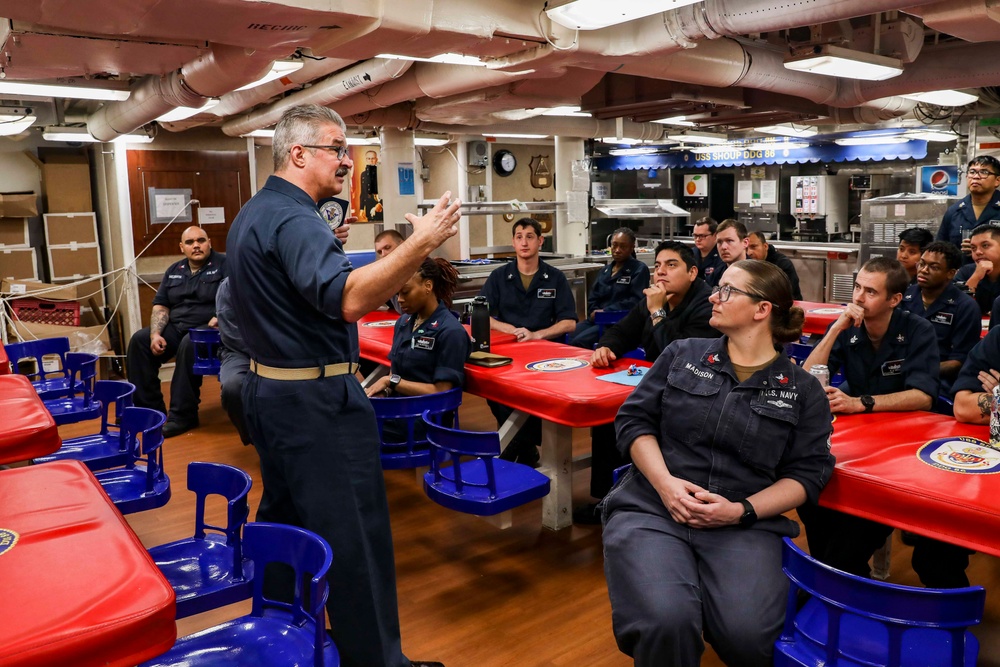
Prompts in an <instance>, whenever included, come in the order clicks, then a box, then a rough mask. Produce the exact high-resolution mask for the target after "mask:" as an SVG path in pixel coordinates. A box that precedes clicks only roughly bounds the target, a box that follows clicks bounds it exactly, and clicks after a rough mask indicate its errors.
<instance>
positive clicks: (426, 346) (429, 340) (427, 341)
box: [413, 336, 435, 350]
mask: <svg viewBox="0 0 1000 667" xmlns="http://www.w3.org/2000/svg"><path fill="white" fill-rule="evenodd" d="M434 340H435V338H434V337H433V336H418V337H417V338H415V339H414V344H413V346H414V347H415V348H416V349H418V350H433V349H434Z"/></svg>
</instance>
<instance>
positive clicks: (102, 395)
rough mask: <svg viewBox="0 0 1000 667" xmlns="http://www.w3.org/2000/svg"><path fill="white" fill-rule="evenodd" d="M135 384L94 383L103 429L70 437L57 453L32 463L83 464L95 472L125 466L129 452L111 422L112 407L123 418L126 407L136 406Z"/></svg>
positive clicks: (119, 381) (121, 381)
mask: <svg viewBox="0 0 1000 667" xmlns="http://www.w3.org/2000/svg"><path fill="white" fill-rule="evenodd" d="M134 393H135V385H133V384H132V383H131V382H125V381H124V380H98V381H97V382H96V383H95V384H94V402H96V403H99V404H100V410H101V430H100V431H99V432H98V433H91V434H88V435H81V436H77V437H74V438H66V439H64V440H63V442H62V446H61V447H60V448H59V450H58V451H56V452H55V453H54V454H50V455H48V456H40V457H38V458H36V459H32V463H46V462H48V461H64V460H67V459H72V460H76V461H82V462H83V463H84V464H86V466H87V467H88V468H90V469H91V470H95V471H96V470H106V469H107V468H113V467H115V466H120V465H125V461H126V459H127V458H128V452H127V451H126V448H125V441H124V439H123V438H122V434H121V430H120V429H119V428H118V425H117V424H113V423H112V422H111V418H110V416H111V415H110V413H111V406H114V408H115V412H114V414H115V418H116V419H119V418H121V416H122V414H123V412H124V410H125V408H127V407H131V405H132V394H134Z"/></svg>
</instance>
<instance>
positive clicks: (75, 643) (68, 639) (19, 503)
mask: <svg viewBox="0 0 1000 667" xmlns="http://www.w3.org/2000/svg"><path fill="white" fill-rule="evenodd" d="M11 531H13V532H14V533H17V538H16V541H14V543H13V545H12V546H10V544H9V543H10V541H11V537H12V535H11ZM5 538H6V540H5ZM0 581H3V586H2V594H0V665H2V666H3V667H11V666H13V665H17V666H18V667H21V666H29V665H30V666H38V667H43V666H45V667H49V666H51V665H73V666H74V667H85V666H89V665H94V666H97V665H102V666H103V665H123V666H124V665H135V664H136V663H138V662H141V661H143V660H148V659H150V658H153V657H155V656H157V655H159V654H161V653H163V652H164V651H166V650H167V649H169V648H170V647H171V646H173V644H174V641H175V640H176V638H177V629H176V625H175V623H174V617H175V615H176V612H175V608H174V592H173V589H171V588H170V584H168V583H167V580H166V579H164V578H163V575H162V574H161V573H160V571H159V570H158V569H157V567H156V565H155V564H154V563H153V560H152V559H151V558H150V557H149V553H148V552H147V551H146V549H145V548H144V547H143V546H142V543H141V542H139V538H138V537H136V535H135V533H133V532H132V529H131V528H129V526H128V524H127V523H126V522H125V519H124V518H123V517H122V515H121V514H120V513H119V512H118V510H117V509H116V508H115V506H114V505H113V504H112V503H111V501H110V500H109V499H108V496H107V495H106V494H105V493H104V491H103V489H101V485H100V484H99V483H98V482H97V480H96V479H95V478H94V476H93V475H92V474H91V473H90V471H88V470H87V468H86V466H84V465H83V464H82V463H79V462H78V461H56V462H52V463H45V464H42V465H39V466H31V467H25V468H15V469H11V470H3V471H0Z"/></svg>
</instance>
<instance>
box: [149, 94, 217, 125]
mask: <svg viewBox="0 0 1000 667" xmlns="http://www.w3.org/2000/svg"><path fill="white" fill-rule="evenodd" d="M218 104H219V100H218V99H216V98H212V99H210V100H208V101H207V102H205V103H204V104H202V105H201V106H200V107H177V108H176V109H171V110H170V111H168V112H167V113H165V114H163V115H162V116H159V117H158V118H157V119H156V120H158V121H160V122H161V123H173V122H176V121H179V120H184V119H185V118H190V117H191V116H197V115H198V114H200V113H203V112H205V111H208V110H209V109H211V108H212V107H214V106H217V105H218Z"/></svg>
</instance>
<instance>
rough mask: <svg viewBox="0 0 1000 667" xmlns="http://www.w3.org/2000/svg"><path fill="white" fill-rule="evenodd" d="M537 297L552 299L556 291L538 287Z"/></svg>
mask: <svg viewBox="0 0 1000 667" xmlns="http://www.w3.org/2000/svg"><path fill="white" fill-rule="evenodd" d="M538 298H539V299H554V298H556V291H555V290H554V289H551V288H550V289H539V290H538Z"/></svg>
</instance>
